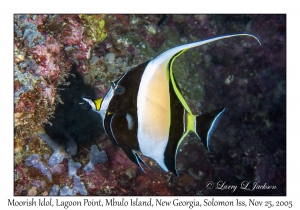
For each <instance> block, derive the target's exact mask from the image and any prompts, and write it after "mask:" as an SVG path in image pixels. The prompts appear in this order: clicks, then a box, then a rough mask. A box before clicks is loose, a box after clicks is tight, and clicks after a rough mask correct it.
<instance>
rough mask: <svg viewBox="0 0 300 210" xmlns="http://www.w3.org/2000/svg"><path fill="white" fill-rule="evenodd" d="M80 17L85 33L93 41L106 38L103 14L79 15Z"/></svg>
mask: <svg viewBox="0 0 300 210" xmlns="http://www.w3.org/2000/svg"><path fill="white" fill-rule="evenodd" d="M80 18H81V20H82V21H83V25H84V28H85V33H86V34H87V35H88V36H89V37H91V38H92V39H93V40H94V41H96V42H97V43H98V42H101V41H103V40H104V39H105V38H106V36H107V30H106V29H105V16H104V15H80Z"/></svg>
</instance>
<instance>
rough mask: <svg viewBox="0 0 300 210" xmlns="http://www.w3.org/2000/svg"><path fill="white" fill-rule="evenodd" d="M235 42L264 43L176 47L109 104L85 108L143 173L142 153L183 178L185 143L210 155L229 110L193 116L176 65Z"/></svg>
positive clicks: (140, 71) (136, 73)
mask: <svg viewBox="0 0 300 210" xmlns="http://www.w3.org/2000/svg"><path fill="white" fill-rule="evenodd" d="M234 36H250V37H253V38H255V39H256V40H257V41H258V42H259V40H258V39H257V38H256V37H255V36H253V35H250V34H235V35H228V36H221V37H217V38H212V39H208V40H204V41H199V42H195V43H189V44H184V45H181V46H177V47H174V48H172V49H170V50H167V51H166V52H164V53H162V54H160V55H159V56H157V57H156V58H154V59H153V60H150V61H148V62H145V63H143V64H140V65H138V66H137V67H135V68H133V69H131V70H130V71H128V72H126V73H124V74H123V75H122V76H121V77H120V78H119V79H118V80H117V81H115V82H112V83H111V87H110V88H109V90H108V92H107V93H106V95H105V96H104V98H99V99H91V98H87V97H83V100H84V101H83V102H82V103H80V105H81V106H82V107H83V108H87V109H92V110H93V111H96V112H97V113H99V114H100V115H101V117H102V123H103V127H104V130H105V132H106V134H107V136H108V137H109V139H110V140H111V141H112V142H113V144H115V145H117V146H119V147H121V148H122V149H123V151H124V152H125V154H126V155H127V156H128V158H129V159H130V160H131V161H133V162H134V163H136V164H137V165H138V166H139V167H140V168H141V169H142V170H143V171H144V169H143V167H142V166H141V163H143V164H144V165H145V166H147V165H146V164H145V162H144V161H143V159H142V158H141V157H140V156H139V155H138V153H137V151H139V152H141V153H142V154H143V155H145V156H147V157H150V158H152V159H153V160H155V161H156V162H157V163H158V165H159V166H160V167H161V168H162V169H163V170H165V171H166V172H168V171H171V172H173V173H174V174H175V175H177V176H178V173H177V170H176V155H177V151H178V147H179V145H180V143H181V142H182V140H183V139H184V138H185V136H186V135H187V134H188V133H189V132H191V131H192V132H193V133H195V134H196V135H197V136H198V138H200V139H201V141H202V143H203V144H204V146H205V147H206V148H207V149H208V151H209V150H210V147H209V146H210V142H209V141H210V136H211V133H212V131H213V129H214V127H215V125H216V122H217V121H218V119H219V118H220V116H221V114H222V113H223V112H224V111H225V108H220V109H217V110H215V111H212V112H210V113H207V114H203V115H195V114H193V113H192V111H191V109H190V107H189V106H188V104H187V102H186V100H185V99H184V97H183V95H182V93H181V91H180V88H179V86H178V84H177V83H176V80H175V77H174V74H173V69H172V66H173V63H174V60H175V59H176V58H177V57H178V56H179V55H181V54H182V53H183V52H185V51H186V50H188V49H190V48H193V47H197V46H201V45H204V44H207V43H210V42H214V41H217V40H220V39H225V38H229V37H234ZM259 43H260V42H259Z"/></svg>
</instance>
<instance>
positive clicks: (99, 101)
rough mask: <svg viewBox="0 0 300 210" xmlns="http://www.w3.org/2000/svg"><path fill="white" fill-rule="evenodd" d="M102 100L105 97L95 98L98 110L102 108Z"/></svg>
mask: <svg viewBox="0 0 300 210" xmlns="http://www.w3.org/2000/svg"><path fill="white" fill-rule="evenodd" d="M102 101H103V98H98V99H96V100H94V104H95V107H96V110H97V111H99V110H100V107H101V104H102Z"/></svg>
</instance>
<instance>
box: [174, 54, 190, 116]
mask: <svg viewBox="0 0 300 210" xmlns="http://www.w3.org/2000/svg"><path fill="white" fill-rule="evenodd" d="M186 50H187V49H185V50H182V51H180V52H179V53H177V54H176V55H175V56H173V57H172V59H171V60H170V77H171V82H172V86H173V88H174V91H175V93H176V95H177V97H178V99H179V100H180V102H181V104H182V105H183V106H184V108H185V109H186V110H187V111H188V113H190V114H192V111H191V109H190V107H189V106H188V104H187V102H186V100H185V99H184V97H183V95H182V94H181V92H180V91H179V89H178V87H177V85H176V82H175V78H174V74H173V68H172V66H173V62H174V60H175V59H176V58H177V57H178V56H179V55H181V54H182V53H184V52H185V51H186Z"/></svg>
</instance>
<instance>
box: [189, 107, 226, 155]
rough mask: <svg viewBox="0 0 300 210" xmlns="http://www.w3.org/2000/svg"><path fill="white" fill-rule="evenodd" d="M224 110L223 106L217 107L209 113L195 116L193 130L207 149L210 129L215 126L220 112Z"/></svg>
mask: <svg viewBox="0 0 300 210" xmlns="http://www.w3.org/2000/svg"><path fill="white" fill-rule="evenodd" d="M224 111H225V108H221V109H217V110H215V111H212V112H210V113H206V114H203V115H198V116H195V128H194V132H195V133H196V134H197V135H198V137H199V138H200V139H201V141H202V143H203V144H204V145H205V147H206V148H207V149H208V151H210V150H209V139H210V136H211V134H212V131H213V130H214V128H215V127H216V125H217V123H218V120H219V119H220V116H221V114H222V113H223V112H224Z"/></svg>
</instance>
